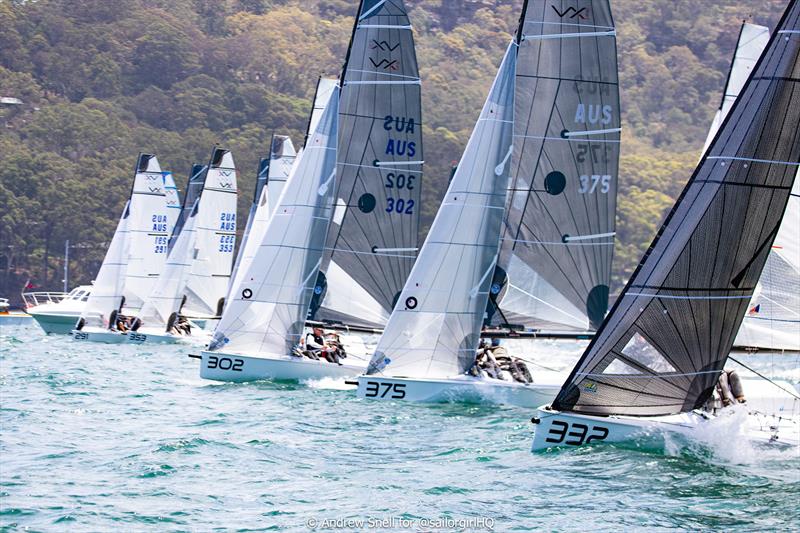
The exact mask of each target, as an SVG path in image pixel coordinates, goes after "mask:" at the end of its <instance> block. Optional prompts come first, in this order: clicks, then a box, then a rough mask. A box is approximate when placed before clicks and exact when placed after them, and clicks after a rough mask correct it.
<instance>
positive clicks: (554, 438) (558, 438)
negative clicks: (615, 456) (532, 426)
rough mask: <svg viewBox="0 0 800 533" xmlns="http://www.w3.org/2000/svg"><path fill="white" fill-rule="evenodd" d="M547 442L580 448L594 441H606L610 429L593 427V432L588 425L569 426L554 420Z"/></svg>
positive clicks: (576, 424)
mask: <svg viewBox="0 0 800 533" xmlns="http://www.w3.org/2000/svg"><path fill="white" fill-rule="evenodd" d="M547 435H548V437H547V438H546V439H545V442H550V443H552V444H562V443H563V444H567V445H569V446H580V445H582V444H589V443H590V442H592V441H600V440H605V438H606V437H608V428H605V427H603V426H592V429H591V431H590V430H589V426H587V425H586V424H578V423H575V424H567V423H566V422H562V421H561V420H553V421H552V422H551V423H550V431H548V432H547Z"/></svg>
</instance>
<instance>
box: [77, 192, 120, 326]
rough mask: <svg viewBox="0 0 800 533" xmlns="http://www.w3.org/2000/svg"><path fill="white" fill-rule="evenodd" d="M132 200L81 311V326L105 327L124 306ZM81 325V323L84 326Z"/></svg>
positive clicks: (118, 225)
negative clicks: (114, 312)
mask: <svg viewBox="0 0 800 533" xmlns="http://www.w3.org/2000/svg"><path fill="white" fill-rule="evenodd" d="M130 206H131V202H130V200H128V201H127V202H125V207H124V208H123V210H122V216H121V217H120V219H119V222H118V223H117V228H116V230H115V231H114V236H113V237H112V238H111V244H109V245H108V250H106V255H105V257H104V258H103V263H102V264H101V265H100V270H99V271H98V272H97V276H95V279H94V283H93V284H92V290H91V292H90V294H89V299H88V300H87V301H86V305H85V306H84V308H83V311H82V312H81V317H80V320H79V321H78V324H79V326H78V328H79V329H80V328H82V327H85V326H90V327H97V328H106V327H108V325H109V324H108V321H109V318H110V317H111V313H112V312H113V311H117V310H119V309H120V307H122V302H123V299H124V296H125V294H124V291H125V270H126V269H127V267H128V220H129V218H130ZM81 324H82V326H81Z"/></svg>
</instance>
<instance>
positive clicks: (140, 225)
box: [125, 154, 171, 310]
mask: <svg viewBox="0 0 800 533" xmlns="http://www.w3.org/2000/svg"><path fill="white" fill-rule="evenodd" d="M129 212H130V217H129V220H128V231H129V233H130V235H129V245H128V267H127V269H126V272H125V308H127V309H135V310H138V309H140V308H141V307H142V305H143V304H144V300H145V298H147V296H148V295H149V294H150V291H152V290H153V285H154V284H155V281H156V279H157V278H158V275H159V273H160V272H161V270H162V269H163V268H164V262H165V261H166V258H167V246H168V244H169V236H170V231H171V228H169V217H168V215H167V204H166V195H165V193H164V178H163V177H162V175H161V167H160V166H159V165H158V159H156V157H155V156H153V155H149V154H140V155H139V160H138V163H137V166H136V177H135V178H134V181H133V189H132V191H131V199H130V211H129Z"/></svg>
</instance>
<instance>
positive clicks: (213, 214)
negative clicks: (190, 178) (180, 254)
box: [183, 148, 237, 317]
mask: <svg viewBox="0 0 800 533" xmlns="http://www.w3.org/2000/svg"><path fill="white" fill-rule="evenodd" d="M236 193H237V189H236V168H235V166H234V162H233V156H232V155H231V153H230V152H229V151H228V150H222V149H220V148H215V149H214V151H213V153H212V156H211V162H210V163H209V165H208V170H207V171H206V177H205V184H204V186H203V189H202V200H201V205H200V207H199V208H198V213H197V215H196V216H197V220H196V222H195V231H196V233H197V234H196V235H195V248H196V250H197V251H196V255H195V260H194V262H193V263H192V267H191V271H190V274H189V280H188V282H187V284H186V296H187V299H186V305H185V306H184V312H183V314H184V315H186V316H188V317H209V316H217V315H218V314H219V313H221V312H222V309H221V307H222V305H221V304H222V303H223V301H224V299H225V295H226V294H227V293H228V283H229V281H230V275H231V267H232V266H233V250H234V247H235V245H236ZM187 196H188V194H187Z"/></svg>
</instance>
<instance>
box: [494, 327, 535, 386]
mask: <svg viewBox="0 0 800 533" xmlns="http://www.w3.org/2000/svg"><path fill="white" fill-rule="evenodd" d="M491 351H492V355H493V356H494V358H495V360H496V361H497V363H498V364H499V365H500V368H501V369H503V370H505V371H507V372H509V373H510V374H511V377H513V378H514V380H515V381H518V382H520V383H533V377H532V376H531V373H530V371H529V370H528V366H527V365H526V364H525V363H524V362H523V361H522V360H520V359H518V358H516V357H511V356H510V355H508V350H506V347H505V346H503V345H502V344H501V343H500V339H498V338H494V339H492V347H491Z"/></svg>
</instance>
